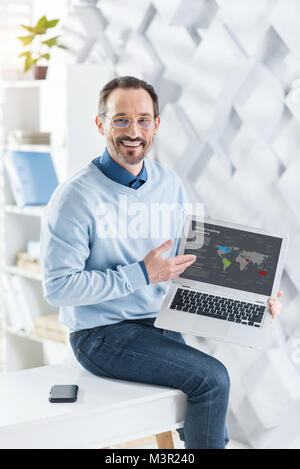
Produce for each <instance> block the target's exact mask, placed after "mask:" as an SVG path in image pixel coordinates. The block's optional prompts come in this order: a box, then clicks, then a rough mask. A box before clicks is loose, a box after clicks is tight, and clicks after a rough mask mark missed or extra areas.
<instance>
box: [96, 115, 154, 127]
mask: <svg viewBox="0 0 300 469" xmlns="http://www.w3.org/2000/svg"><path fill="white" fill-rule="evenodd" d="M102 116H104V117H107V118H108V119H110V120H111V121H112V126H113V127H114V128H115V129H127V128H128V127H130V125H131V123H132V119H128V117H109V116H107V115H106V114H102ZM136 122H137V125H138V126H139V127H141V128H142V129H150V128H151V127H152V126H153V124H154V119H150V118H149V117H140V118H138V119H137V121H136Z"/></svg>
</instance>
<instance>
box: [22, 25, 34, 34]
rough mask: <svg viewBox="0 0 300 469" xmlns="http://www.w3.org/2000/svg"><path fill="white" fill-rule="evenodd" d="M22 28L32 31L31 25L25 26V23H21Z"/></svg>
mask: <svg viewBox="0 0 300 469" xmlns="http://www.w3.org/2000/svg"><path fill="white" fill-rule="evenodd" d="M21 26H22V28H24V29H27V31H29V32H30V33H34V32H35V31H34V28H33V27H32V26H25V24H21Z"/></svg>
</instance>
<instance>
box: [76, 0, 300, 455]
mask: <svg viewBox="0 0 300 469" xmlns="http://www.w3.org/2000/svg"><path fill="white" fill-rule="evenodd" d="M76 16H77V18H78V29H77V27H75V26H74V28H75V29H73V30H72V28H70V26H69V29H68V31H69V34H70V35H71V34H74V36H76V31H77V33H78V35H77V46H76V47H77V49H76V47H74V54H77V61H78V62H90V63H100V64H103V66H109V67H113V70H114V73H115V74H118V75H125V74H130V75H137V76H140V77H142V78H145V79H147V80H149V81H150V82H151V83H152V84H153V85H154V87H155V88H156V89H157V91H158V93H159V97H160V103H161V127H160V131H159V134H158V136H157V141H156V144H155V157H156V158H157V159H159V160H160V161H162V162H163V163H165V164H166V165H167V166H170V167H172V168H174V169H175V170H176V171H178V173H179V174H180V176H181V177H182V179H183V181H184V184H185V186H186V188H187V190H188V192H189V195H190V198H191V200H193V201H202V202H203V203H204V205H205V210H206V215H209V216H211V217H213V218H216V219H221V220H222V219H223V220H228V221H232V222H234V223H239V224H248V225H252V226H257V227H262V228H265V229H268V230H270V231H275V232H276V231H277V230H278V231H284V232H287V233H289V234H290V236H291V240H290V247H289V253H288V257H287V262H286V268H285V271H284V275H283V279H282V290H283V291H284V298H283V300H282V302H283V304H284V309H283V312H282V314H281V316H280V318H279V319H278V320H276V322H275V324H274V341H273V342H272V343H270V344H268V345H267V348H266V350H265V351H264V352H257V351H253V350H248V349H244V348H241V347H238V346H233V345H227V344H223V343H217V342H215V341H207V340H204V339H192V338H190V340H191V343H193V344H194V345H195V346H197V347H200V348H202V349H203V350H205V351H207V352H208V353H211V354H213V355H214V356H216V357H218V358H220V359H221V360H222V361H223V362H224V363H225V364H226V366H227V367H228V369H229V371H230V374H231V381H232V391H231V399H230V411H229V414H228V427H229V433H230V435H231V437H233V438H235V439H238V440H242V441H244V442H245V443H247V444H248V445H250V446H252V447H256V448H272V447H274V448H278V447H281V448H288V447H298V448H299V447H300V431H299V420H300V363H299V362H300V353H299V350H300V322H299V315H300V270H299V266H300V190H299V182H298V181H299V176H300V158H299V148H300V122H299V120H300V105H299V103H300V53H299V50H300V2H299V0H173V1H172V2H170V1H164V0H152V1H148V0H126V1H124V0H114V1H112V0H101V1H99V2H98V3H97V2H84V1H82V2H78V1H77V2H76V3H75V2H74V3H73V5H70V18H71V17H73V20H74V18H75V17H76ZM70 18H69V19H70ZM93 22H95V24H92V23H93ZM74 24H75V23H74ZM73 44H74V42H73Z"/></svg>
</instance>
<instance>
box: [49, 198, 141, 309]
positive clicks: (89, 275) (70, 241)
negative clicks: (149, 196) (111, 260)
mask: <svg viewBox="0 0 300 469" xmlns="http://www.w3.org/2000/svg"><path fill="white" fill-rule="evenodd" d="M58 199H59V197H58ZM66 208H67V209H68V210H66ZM89 232H90V226H89V221H88V215H87V210H85V209H84V207H81V208H79V207H78V204H77V203H76V200H72V198H71V200H69V201H68V202H67V203H62V204H58V203H57V202H56V201H55V200H54V201H53V203H50V204H49V207H48V212H47V215H46V216H45V218H44V220H43V224H42V232H41V240H40V241H41V263H42V278H43V293H44V297H45V299H46V300H47V302H48V303H49V304H51V305H53V306H81V305H91V304H96V303H100V302H102V301H107V300H112V299H115V298H119V297H122V296H125V295H129V294H130V293H133V292H134V291H135V290H137V289H139V288H142V287H144V286H146V285H147V283H146V279H145V276H144V273H143V271H142V269H141V266H140V264H139V262H134V263H132V264H127V265H118V266H117V267H116V269H115V270H113V269H105V270H91V271H88V270H85V264H86V260H87V259H88V257H89V255H90V249H89V241H90V237H89Z"/></svg>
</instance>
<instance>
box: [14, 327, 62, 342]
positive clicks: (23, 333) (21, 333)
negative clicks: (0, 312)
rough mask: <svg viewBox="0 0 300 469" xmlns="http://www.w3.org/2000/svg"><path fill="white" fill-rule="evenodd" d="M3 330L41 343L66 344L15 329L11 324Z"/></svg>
mask: <svg viewBox="0 0 300 469" xmlns="http://www.w3.org/2000/svg"><path fill="white" fill-rule="evenodd" d="M5 330H6V331H7V332H9V333H10V334H15V335H18V336H19V337H24V338H26V339H30V340H35V341H36V342H40V343H41V344H47V343H51V344H55V345H58V346H64V345H66V344H67V343H66V342H59V341H58V340H57V341H56V340H51V339H45V338H43V337H39V336H37V335H34V334H32V333H30V332H25V331H20V330H16V329H14V328H13V327H11V326H5Z"/></svg>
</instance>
